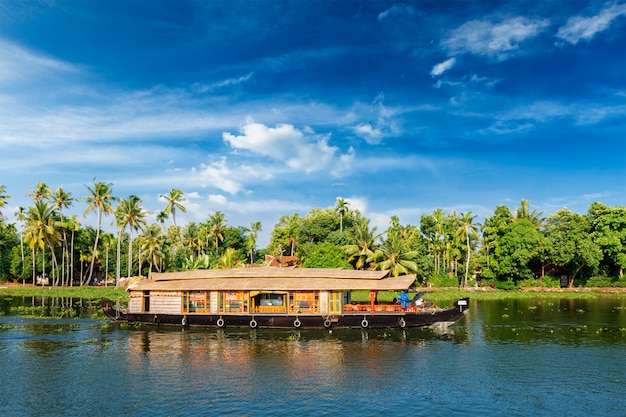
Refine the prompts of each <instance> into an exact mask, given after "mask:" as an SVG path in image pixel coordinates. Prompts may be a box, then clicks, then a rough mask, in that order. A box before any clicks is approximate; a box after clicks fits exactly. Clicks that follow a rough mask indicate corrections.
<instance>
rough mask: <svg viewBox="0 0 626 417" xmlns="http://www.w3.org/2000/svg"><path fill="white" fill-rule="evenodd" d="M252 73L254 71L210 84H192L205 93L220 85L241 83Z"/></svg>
mask: <svg viewBox="0 0 626 417" xmlns="http://www.w3.org/2000/svg"><path fill="white" fill-rule="evenodd" d="M252 75H254V73H253V72H249V73H247V74H246V75H242V76H241V77H235V78H228V79H226V80H221V81H217V82H214V83H211V84H196V85H194V88H195V90H196V91H197V92H198V93H207V92H211V91H214V90H217V89H219V88H222V87H228V86H231V85H238V84H243V83H244V82H246V81H248V80H249V79H250V78H252Z"/></svg>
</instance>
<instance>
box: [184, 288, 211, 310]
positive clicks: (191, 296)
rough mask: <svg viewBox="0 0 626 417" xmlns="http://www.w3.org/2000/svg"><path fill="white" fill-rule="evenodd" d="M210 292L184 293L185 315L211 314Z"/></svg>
mask: <svg viewBox="0 0 626 417" xmlns="http://www.w3.org/2000/svg"><path fill="white" fill-rule="evenodd" d="M209 300H210V297H209V292H208V291H183V313H208V312H210V302H209Z"/></svg>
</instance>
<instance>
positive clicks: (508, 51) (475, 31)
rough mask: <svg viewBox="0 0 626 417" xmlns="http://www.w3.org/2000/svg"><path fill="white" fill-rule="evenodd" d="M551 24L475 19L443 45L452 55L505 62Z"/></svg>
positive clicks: (528, 20)
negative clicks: (478, 56)
mask: <svg viewBox="0 0 626 417" xmlns="http://www.w3.org/2000/svg"><path fill="white" fill-rule="evenodd" d="M548 25H549V21H548V20H538V19H534V20H533V19H528V18H526V17H516V18H512V19H508V20H505V21H502V22H500V23H493V22H491V21H488V20H472V21H469V22H467V23H465V24H463V25H462V26H460V27H459V28H457V29H455V30H453V31H452V33H451V34H450V37H448V38H447V39H445V40H444V41H443V42H442V46H443V47H444V48H445V49H446V50H447V51H448V52H449V53H450V54H451V55H458V54H464V53H470V54H475V55H484V56H488V57H490V58H495V59H498V60H505V59H507V58H509V57H510V56H511V55H512V54H513V53H514V52H515V51H516V50H517V49H519V46H520V44H521V43H522V42H524V41H526V40H528V39H532V38H534V37H535V36H537V35H538V34H539V33H541V32H542V31H543V30H544V29H546V28H547V27H548Z"/></svg>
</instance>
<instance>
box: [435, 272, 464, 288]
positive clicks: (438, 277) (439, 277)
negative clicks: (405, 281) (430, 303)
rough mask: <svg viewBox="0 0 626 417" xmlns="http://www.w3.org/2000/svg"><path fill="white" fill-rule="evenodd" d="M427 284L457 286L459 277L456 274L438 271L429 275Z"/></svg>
mask: <svg viewBox="0 0 626 417" xmlns="http://www.w3.org/2000/svg"><path fill="white" fill-rule="evenodd" d="M427 284H428V285H429V286H431V285H432V286H433V287H458V286H459V278H458V277H457V276H456V275H451V274H446V273H439V274H435V275H433V276H432V277H430V278H429V279H428V283H427Z"/></svg>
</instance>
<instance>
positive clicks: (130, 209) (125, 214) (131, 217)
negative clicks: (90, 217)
mask: <svg viewBox="0 0 626 417" xmlns="http://www.w3.org/2000/svg"><path fill="white" fill-rule="evenodd" d="M147 213H148V212H147V211H145V210H143V208H141V199H140V198H139V197H137V196H136V195H131V196H129V197H128V200H124V199H122V200H121V201H120V205H119V206H117V209H116V210H115V218H116V220H117V224H118V225H119V226H120V228H121V230H124V229H126V226H128V228H129V232H130V234H129V236H130V237H129V239H128V278H130V276H131V271H132V265H133V229H134V230H140V229H141V230H143V229H144V228H145V227H146V225H147V222H146V219H145V217H146V214H147ZM140 273H141V271H140Z"/></svg>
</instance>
